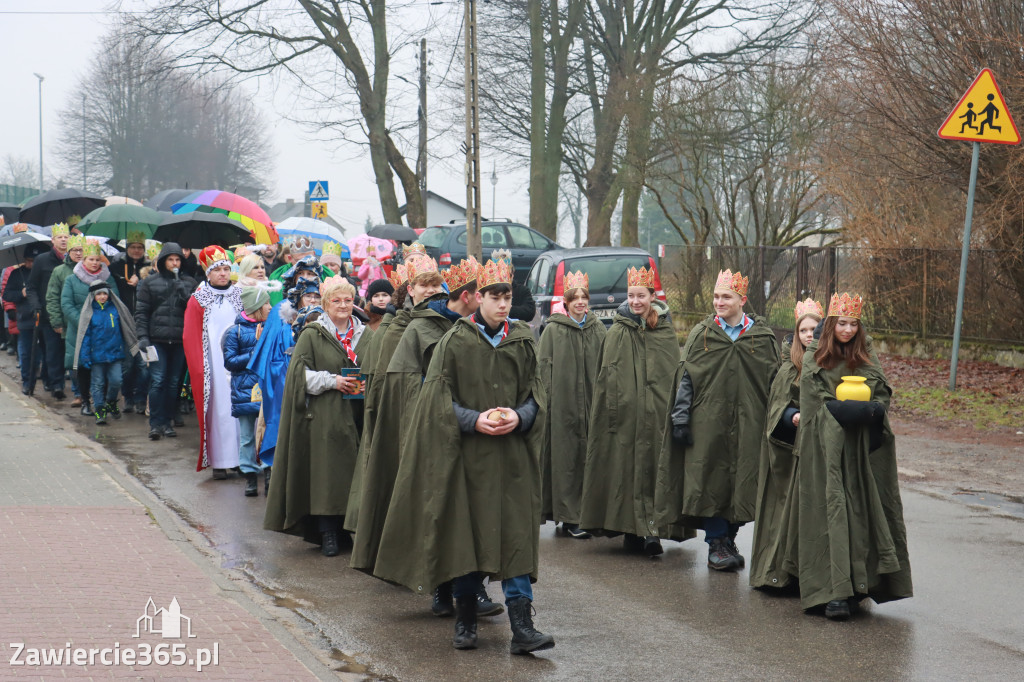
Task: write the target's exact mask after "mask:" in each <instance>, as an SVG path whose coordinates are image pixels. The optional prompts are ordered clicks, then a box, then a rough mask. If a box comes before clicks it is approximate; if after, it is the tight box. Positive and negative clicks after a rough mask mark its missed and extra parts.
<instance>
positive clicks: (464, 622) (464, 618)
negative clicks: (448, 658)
mask: <svg viewBox="0 0 1024 682" xmlns="http://www.w3.org/2000/svg"><path fill="white" fill-rule="evenodd" d="M478 599H479V596H477V597H473V596H472V595H469V596H467V597H459V598H458V599H456V600H455V636H454V637H452V646H453V647H455V648H456V649H463V650H465V649H475V648H476V617H477V604H478V603H479V602H478Z"/></svg>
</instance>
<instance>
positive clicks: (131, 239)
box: [124, 230, 146, 245]
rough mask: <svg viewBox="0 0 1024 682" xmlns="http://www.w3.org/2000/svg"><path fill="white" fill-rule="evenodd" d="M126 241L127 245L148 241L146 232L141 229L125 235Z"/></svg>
mask: <svg viewBox="0 0 1024 682" xmlns="http://www.w3.org/2000/svg"><path fill="white" fill-rule="evenodd" d="M124 243H125V244H126V245H127V244H145V243H146V233H145V232H142V231H141V230H132V231H131V232H129V233H128V236H127V237H125V240H124Z"/></svg>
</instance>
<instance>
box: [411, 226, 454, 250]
mask: <svg viewBox="0 0 1024 682" xmlns="http://www.w3.org/2000/svg"><path fill="white" fill-rule="evenodd" d="M448 230H449V228H447V227H428V228H427V229H425V230H423V232H422V233H421V234H420V238H419V239H418V240H417V241H418V242H419V243H420V244H423V246H429V247H430V248H432V249H439V248H441V244H443V243H444V238H445V237H446V236H447V235H448ZM463 243H465V242H463Z"/></svg>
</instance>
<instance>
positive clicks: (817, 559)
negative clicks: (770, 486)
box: [796, 341, 914, 609]
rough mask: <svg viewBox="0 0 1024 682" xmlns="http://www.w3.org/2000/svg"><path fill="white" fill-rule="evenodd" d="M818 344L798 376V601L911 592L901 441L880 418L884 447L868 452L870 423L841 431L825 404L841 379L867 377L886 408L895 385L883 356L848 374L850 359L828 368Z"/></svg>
mask: <svg viewBox="0 0 1024 682" xmlns="http://www.w3.org/2000/svg"><path fill="white" fill-rule="evenodd" d="M817 347H818V343H817V341H812V342H811V344H810V345H809V346H808V348H807V352H806V353H804V369H803V373H802V375H801V377H800V428H799V429H798V432H797V444H796V447H797V451H798V452H799V453H800V467H799V470H798V475H799V477H800V490H799V502H798V510H799V511H798V513H799V533H800V537H799V541H798V547H799V581H800V605H801V606H802V607H803V608H805V609H808V608H812V607H814V606H819V605H821V604H827V603H828V602H830V601H832V600H834V599H847V598H849V597H854V596H857V597H863V596H868V597H871V598H872V599H874V600H875V601H876V602H878V603H882V602H887V601H892V600H895V599H904V598H906V597H911V596H913V594H914V591H913V585H912V581H911V576H910V557H909V555H908V553H907V531H906V527H905V525H904V523H903V502H902V501H901V499H900V488H899V480H898V479H897V473H896V439H895V437H894V436H893V433H892V429H891V428H890V427H889V418H888V415H887V416H886V417H885V420H884V422H883V429H882V430H883V434H882V445H881V446H880V447H879V448H878V449H876V450H874V451H872V452H869V451H868V450H869V440H868V427H860V428H853V429H844V428H843V427H842V426H840V425H839V422H837V421H836V420H835V418H834V417H833V416H832V413H831V412H829V411H828V408H827V407H826V405H825V403H826V402H827V401H829V400H833V399H835V391H836V387H837V386H838V385H839V384H840V383H841V382H842V377H843V376H844V375H848V374H856V375H859V376H863V377H866V378H867V382H866V383H867V385H868V386H869V387H870V388H871V399H872V400H874V401H877V402H880V403H882V404H883V405H885V406H886V408H887V409H888V407H889V399H890V397H891V396H892V389H891V388H890V387H889V384H888V383H887V382H886V379H885V374H884V373H883V372H882V369H881V364H879V362H878V357H877V356H876V355H875V353H874V352H873V351H869V354H870V356H871V364H870V365H866V366H862V367H858V368H857V371H856V372H851V371H850V370H849V369H848V368H847V367H846V365H845V363H843V364H840V365H838V366H837V367H835V368H834V369H831V370H825V369H822V368H821V367H819V366H818V365H817V363H816V362H815V361H814V351H815V350H816V349H817Z"/></svg>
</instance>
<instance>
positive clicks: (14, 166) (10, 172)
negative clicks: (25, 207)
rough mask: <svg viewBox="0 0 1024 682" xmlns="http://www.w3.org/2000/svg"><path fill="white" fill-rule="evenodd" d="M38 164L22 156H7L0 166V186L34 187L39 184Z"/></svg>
mask: <svg viewBox="0 0 1024 682" xmlns="http://www.w3.org/2000/svg"><path fill="white" fill-rule="evenodd" d="M36 166H38V163H37V162H35V161H32V160H31V159H28V158H26V157H24V156H15V155H14V154H7V155H5V156H4V160H3V164H2V165H0V185H13V186H15V187H35V186H36V185H37V184H39V169H38V168H36Z"/></svg>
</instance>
